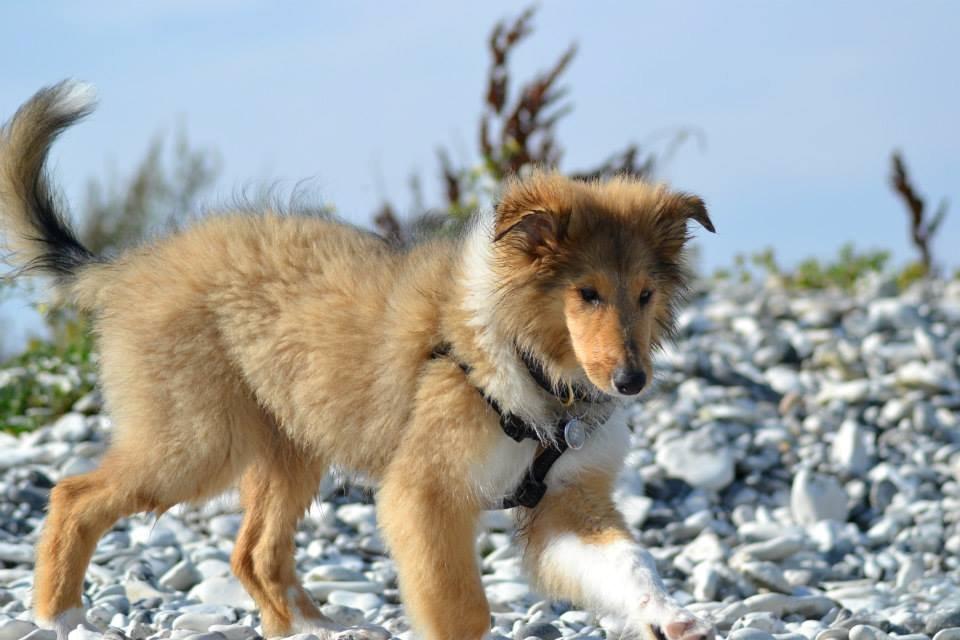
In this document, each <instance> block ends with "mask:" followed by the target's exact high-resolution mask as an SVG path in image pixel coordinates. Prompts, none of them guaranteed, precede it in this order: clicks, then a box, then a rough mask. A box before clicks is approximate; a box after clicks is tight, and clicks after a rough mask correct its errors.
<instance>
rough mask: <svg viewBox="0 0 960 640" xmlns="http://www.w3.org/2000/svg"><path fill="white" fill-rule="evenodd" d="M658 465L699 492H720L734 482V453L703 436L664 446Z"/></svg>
mask: <svg viewBox="0 0 960 640" xmlns="http://www.w3.org/2000/svg"><path fill="white" fill-rule="evenodd" d="M657 464H659V465H660V466H661V467H663V468H664V469H665V470H666V472H667V475H669V476H670V477H672V478H679V479H681V480H683V481H684V482H686V483H687V484H689V485H690V486H692V487H697V488H700V489H710V490H719V489H723V488H724V487H726V486H727V485H729V484H730V483H731V482H733V477H734V458H733V453H732V452H731V451H730V449H729V448H728V447H726V446H723V445H718V444H716V443H715V442H713V441H712V439H711V438H708V437H705V436H704V434H702V433H697V432H692V433H689V434H687V435H685V436H683V437H681V438H678V439H677V440H673V441H671V442H668V443H667V444H666V445H664V446H662V447H661V448H660V449H659V450H658V451H657Z"/></svg>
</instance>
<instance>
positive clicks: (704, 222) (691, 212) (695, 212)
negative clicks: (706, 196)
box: [676, 193, 717, 233]
mask: <svg viewBox="0 0 960 640" xmlns="http://www.w3.org/2000/svg"><path fill="white" fill-rule="evenodd" d="M676 211H677V214H679V215H680V216H681V217H682V218H684V219H685V220H696V221H697V222H699V223H700V226H701V227H703V228H704V229H706V230H707V231H709V232H710V233H716V232H717V230H716V228H715V227H714V226H713V221H712V220H711V219H710V215H709V214H708V213H707V205H706V204H704V202H703V199H702V198H700V197H699V196H693V195H690V194H686V193H685V194H681V195H680V196H679V202H678V204H677V206H676Z"/></svg>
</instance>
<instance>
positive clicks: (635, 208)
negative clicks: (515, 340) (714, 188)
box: [493, 173, 714, 396]
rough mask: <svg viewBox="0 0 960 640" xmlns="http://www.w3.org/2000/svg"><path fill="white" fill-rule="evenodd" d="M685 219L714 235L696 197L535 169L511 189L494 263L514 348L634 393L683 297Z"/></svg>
mask: <svg viewBox="0 0 960 640" xmlns="http://www.w3.org/2000/svg"><path fill="white" fill-rule="evenodd" d="M690 220H694V221H696V222H699V223H700V224H701V225H702V226H703V227H704V228H706V229H707V230H709V231H711V232H712V231H714V228H713V223H712V222H711V221H710V217H709V216H708V215H707V210H706V208H705V206H704V204H703V201H702V200H701V199H700V198H698V197H696V196H692V195H688V194H685V193H678V192H673V191H670V190H668V189H667V188H666V187H664V186H662V185H652V184H649V183H645V182H641V181H639V180H636V179H631V178H626V177H620V178H614V179H612V180H609V181H603V182H582V181H574V180H571V179H568V178H565V177H562V176H560V175H556V174H548V173H539V174H534V175H532V176H530V177H527V178H523V179H517V180H514V181H513V182H511V183H509V184H508V185H507V187H506V188H505V190H504V193H503V196H502V198H501V200H500V203H499V204H498V205H497V208H496V215H495V222H494V225H495V226H494V240H493V242H494V257H495V262H496V267H497V272H498V276H499V278H500V281H501V286H502V289H501V291H502V293H503V294H504V295H503V298H502V300H503V302H502V304H503V306H504V307H506V309H504V312H505V315H508V316H509V318H510V320H512V323H513V326H512V327H511V329H512V332H513V334H514V335H517V336H519V340H520V343H521V347H526V348H530V349H535V350H537V351H540V352H542V353H543V354H544V355H546V356H547V363H546V364H547V365H548V368H549V369H551V370H550V371H549V372H550V373H551V374H552V376H553V377H556V378H567V379H571V378H573V379H575V378H577V377H582V376H583V375H585V376H586V378H587V379H589V381H590V382H591V383H592V384H593V385H594V386H595V387H597V388H598V389H600V390H601V391H603V392H604V393H606V394H608V395H615V396H629V395H634V394H636V393H639V392H640V391H641V390H642V389H643V388H644V386H645V385H646V383H647V381H649V380H650V379H651V377H652V375H653V371H652V368H651V360H652V358H651V353H652V351H653V350H654V349H656V348H657V346H658V345H659V344H660V341H661V340H662V339H663V338H664V337H666V336H668V335H669V334H670V333H671V331H672V329H673V324H674V310H675V307H676V305H677V304H678V302H679V301H680V300H681V299H682V297H683V294H684V292H685V290H686V285H687V280H688V277H689V276H688V272H687V268H686V264H685V257H684V246H685V244H686V242H687V240H688V239H689V238H690V236H689V234H688V231H687V225H688V222H689V221H690Z"/></svg>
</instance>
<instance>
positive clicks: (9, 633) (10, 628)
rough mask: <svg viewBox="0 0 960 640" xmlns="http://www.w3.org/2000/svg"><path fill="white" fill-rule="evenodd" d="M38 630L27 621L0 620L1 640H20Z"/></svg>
mask: <svg viewBox="0 0 960 640" xmlns="http://www.w3.org/2000/svg"><path fill="white" fill-rule="evenodd" d="M36 628H37V627H36V625H34V624H33V623H31V622H27V621H26V620H0V640H20V639H21V638H23V637H24V636H25V635H27V634H28V633H31V632H32V631H34V630H35V629H36Z"/></svg>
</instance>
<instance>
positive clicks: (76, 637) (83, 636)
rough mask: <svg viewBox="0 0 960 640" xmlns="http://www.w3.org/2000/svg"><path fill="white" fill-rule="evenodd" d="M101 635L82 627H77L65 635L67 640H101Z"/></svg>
mask: <svg viewBox="0 0 960 640" xmlns="http://www.w3.org/2000/svg"><path fill="white" fill-rule="evenodd" d="M102 639H103V634H102V633H100V632H99V631H92V630H91V629H85V628H83V627H77V628H76V629H74V630H73V631H71V632H70V633H68V634H67V640H102Z"/></svg>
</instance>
